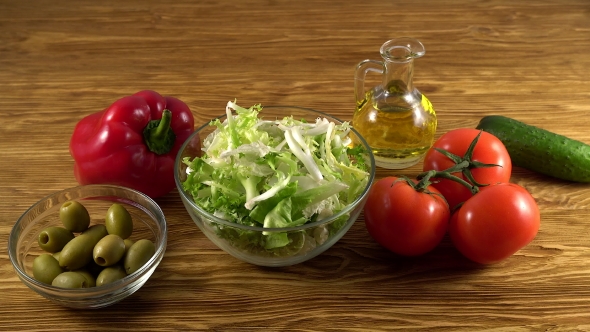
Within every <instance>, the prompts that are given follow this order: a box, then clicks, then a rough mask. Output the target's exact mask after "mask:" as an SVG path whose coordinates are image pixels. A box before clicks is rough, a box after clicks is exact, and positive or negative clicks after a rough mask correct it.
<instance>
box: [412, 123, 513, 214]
mask: <svg viewBox="0 0 590 332" xmlns="http://www.w3.org/2000/svg"><path fill="white" fill-rule="evenodd" d="M479 132H480V130H478V129H471V128H462V129H455V130H451V131H449V132H447V133H445V134H444V135H442V136H441V137H440V138H439V139H438V140H437V141H436V142H435V143H434V145H433V146H432V148H431V149H430V150H428V152H427V153H426V156H425V157H424V166H423V170H424V171H429V170H437V171H443V170H445V169H448V168H449V167H451V166H453V165H454V164H455V162H454V161H452V160H451V159H449V158H448V157H446V156H445V155H443V154H442V153H440V152H438V151H436V150H434V148H439V149H443V150H446V151H449V152H450V153H452V154H454V155H457V156H459V157H463V156H464V155H465V152H466V151H467V149H468V148H469V145H470V144H471V142H472V141H473V139H474V138H475V137H476V136H477V134H479ZM472 160H474V161H479V162H481V163H485V164H496V165H500V166H501V167H485V168H472V169H471V173H472V174H473V177H474V179H475V181H477V182H479V183H481V184H494V183H498V182H508V181H509V180H510V174H511V173H512V162H511V160H510V155H509V154H508V151H507V150H506V147H505V146H504V144H503V143H502V141H500V140H499V139H498V138H497V137H496V136H494V135H492V134H490V133H487V132H485V131H482V132H481V136H480V137H479V141H478V142H477V144H476V145H475V148H474V150H473V156H472ZM453 174H454V175H456V176H458V177H461V178H463V179H464V180H466V181H467V182H469V181H468V180H467V179H466V178H465V177H464V176H463V175H462V174H461V173H453ZM433 180H435V181H437V182H436V183H433V184H432V185H433V186H434V187H435V188H436V189H438V190H439V191H440V192H441V193H442V195H443V196H444V197H445V198H446V199H447V202H448V203H449V206H450V207H451V208H454V207H455V206H457V204H459V203H461V202H465V201H466V200H468V199H469V198H470V197H471V196H473V195H472V194H471V191H470V190H469V189H468V188H467V187H465V186H464V185H462V184H460V183H457V182H454V181H452V180H447V179H433Z"/></svg>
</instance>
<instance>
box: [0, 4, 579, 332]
mask: <svg viewBox="0 0 590 332" xmlns="http://www.w3.org/2000/svg"><path fill="white" fill-rule="evenodd" d="M399 36H413V37H415V38H418V39H419V40H421V41H422V42H423V43H424V45H425V46H426V56H424V57H423V58H421V59H419V60H417V61H416V63H415V75H414V83H415V85H416V86H417V87H418V88H419V89H420V90H421V91H422V92H423V93H424V94H426V95H427V96H428V97H429V99H430V100H431V101H432V103H433V105H434V107H435V109H436V111H437V114H438V118H439V127H438V134H437V135H441V134H442V133H444V132H446V131H448V130H451V129H454V128H458V127H474V126H475V125H476V124H477V122H478V121H479V119H480V118H481V117H482V116H484V115H488V114H503V115H507V116H511V117H514V118H517V119H520V120H523V121H526V122H528V123H530V124H533V125H537V126H541V127H543V128H546V129H549V130H552V131H554V132H558V133H560V134H563V135H567V136H570V137H572V138H575V139H578V140H581V141H584V142H586V143H590V130H588V129H589V128H590V120H589V117H590V79H589V75H588V74H589V73H590V57H589V56H588V54H590V2H588V1H586V0H562V1H550V0H541V1H506V0H475V1H467V0H457V1H438V2H434V1H426V0H413V1H409V0H408V1H401V0H400V1H381V0H365V1H358V2H357V1H330V0H315V1H283V0H268V1H255V0H243V1H232V0H219V1H188V0H180V1H174V2H172V3H170V2H164V1H157V0H145V1H137V0H131V1H112V0H109V1H100V2H96V1H90V0H83V1H75V2H74V1H67V0H53V1H48V0H40V1H33V0H19V1H9V0H8V1H1V2H0V91H1V92H0V96H1V98H0V114H1V116H2V122H1V125H0V247H2V248H6V247H7V241H8V234H9V233H10V230H11V228H12V225H13V224H14V222H15V221H16V219H17V218H18V217H19V216H20V215H21V214H22V213H23V212H24V211H25V210H26V209H27V208H28V207H29V206H30V205H31V204H33V203H35V202H36V201H37V200H39V199H40V198H42V197H43V196H45V195H47V194H49V193H51V192H54V191H57V190H60V189H64V188H68V187H72V186H75V185H76V181H75V179H74V176H73V171H72V167H73V160H72V158H71V157H70V155H69V151H68V142H69V139H70V135H71V132H72V129H73V126H74V125H75V123H76V122H77V121H78V120H79V119H80V118H82V117H83V116H85V115H87V114H90V113H92V112H95V111H99V110H101V109H103V108H105V107H107V106H108V105H109V104H110V103H112V102H113V101H115V100H117V99H118V98H121V97H123V96H125V95H128V94H132V93H135V92H137V91H139V90H142V89H153V90H156V91H158V92H160V93H161V94H164V95H173V96H175V97H177V98H180V99H181V100H183V101H185V102H186V103H187V104H188V105H189V106H190V107H191V110H192V111H193V114H194V116H195V120H196V123H197V124H198V125H201V124H204V123H206V122H207V121H208V120H209V119H210V118H212V117H214V116H217V115H219V114H221V113H222V112H223V107H224V105H225V103H226V102H227V101H228V100H233V99H234V98H237V99H238V102H239V103H240V104H243V105H249V104H254V103H261V104H263V105H298V106H305V107H311V108H315V109H318V110H322V111H324V112H328V113H330V114H333V115H335V116H338V117H341V118H344V119H350V118H351V117H352V110H353V107H354V97H353V71H354V67H355V65H356V64H357V63H358V62H359V61H361V60H363V59H367V58H371V59H377V58H378V57H379V54H378V51H379V47H380V46H381V44H382V43H383V42H384V41H386V40H388V39H391V38H394V37H399ZM370 79H371V80H375V83H376V82H378V81H379V77H377V76H374V77H371V78H370ZM419 171H420V169H419V166H414V167H412V168H409V169H406V170H403V171H389V170H384V169H379V170H378V176H379V177H383V176H387V175H395V174H406V175H409V176H414V175H416V174H418V173H419ZM512 181H513V182H515V183H518V184H521V185H523V186H524V187H526V188H527V189H528V190H529V191H530V192H531V193H532V194H533V196H534V197H535V199H536V200H537V202H538V203H539V206H540V208H541V214H542V225H541V229H540V231H539V234H538V235H537V237H536V239H535V240H534V241H533V242H532V243H531V244H530V245H529V246H527V247H526V248H524V249H523V250H521V251H519V252H518V253H517V254H516V255H514V256H513V257H511V258H510V259H508V260H506V261H503V262H501V263H499V264H496V265H492V266H486V267H482V266H478V265H475V264H473V263H470V262H469V261H467V260H466V259H464V258H462V257H461V256H460V254H459V253H458V252H457V251H456V250H455V249H454V248H453V246H452V244H451V243H450V241H449V240H448V239H445V240H444V241H443V243H442V244H441V245H440V246H439V247H438V248H437V249H435V250H434V251H433V252H431V253H429V254H427V255H424V256H422V257H418V258H411V259H410V258H401V257H397V256H395V255H393V254H391V253H389V252H387V251H386V250H385V249H383V248H381V247H379V246H378V245H377V244H376V243H375V242H374V241H373V240H372V239H371V238H370V237H369V235H368V233H367V231H366V230H365V228H364V223H363V219H362V215H361V218H359V220H358V221H357V222H356V223H355V225H354V226H353V227H352V229H351V230H350V231H349V232H348V233H347V234H346V235H345V236H344V238H343V239H342V240H341V241H339V242H338V243H337V244H336V245H335V246H334V247H333V248H331V249H329V250H328V251H327V252H325V253H324V254H322V255H321V256H319V257H317V258H315V259H312V260H310V261H308V262H305V263H302V264H299V265H296V266H291V267H285V268H262V267H257V266H252V265H249V264H246V263H243V262H240V261H238V260H236V259H234V258H232V257H231V256H229V255H227V254H225V253H224V252H223V251H221V250H219V249H217V248H216V247H215V246H214V245H213V244H212V243H211V242H209V241H208V240H207V239H206V238H205V236H204V235H203V234H202V233H201V232H200V231H199V230H198V229H197V227H196V226H195V225H194V224H193V223H192V222H191V221H190V219H189V216H188V214H187V213H186V211H185V210H184V208H183V207H182V204H181V202H180V199H179V197H178V193H177V192H172V193H170V194H169V195H167V196H165V197H163V198H161V199H159V200H158V202H159V203H160V205H161V207H162V209H163V211H164V213H165V214H166V216H167V219H168V222H169V231H170V232H169V244H168V249H167V252H166V256H165V257H164V260H163V261H162V263H161V265H160V267H159V268H158V269H157V271H156V273H155V274H154V275H153V277H152V278H151V279H150V280H149V281H148V282H147V284H146V285H145V286H144V287H143V288H142V289H141V290H140V291H138V292H137V293H135V294H134V295H133V296H132V297H130V298H129V299H127V300H125V301H123V302H121V303H118V304H116V305H114V306H112V307H109V308H105V309H101V310H94V311H83V310H70V309H66V308H62V307H59V306H56V305H53V304H51V303H50V302H48V301H46V300H45V299H44V298H42V297H40V296H38V295H37V294H35V293H34V292H32V291H31V290H29V289H28V288H26V287H25V286H24V285H23V284H22V283H21V282H20V281H19V280H18V278H17V276H16V274H15V273H14V271H13V269H12V266H11V264H10V261H9V259H8V254H7V252H6V250H3V251H2V252H0V298H1V300H0V303H1V304H0V330H2V331H66V330H68V331H112V330H113V328H114V327H116V329H117V330H120V331H138V330H152V331H179V330H210V331H255V330H264V331H279V330H285V331H300V332H303V331H305V332H308V331H494V332H498V331H517V332H518V331H551V332H557V331H560V332H561V331H590V287H589V284H590V244H589V243H590V241H589V240H590V222H589V220H590V187H588V185H584V184H575V183H567V182H563V181H558V180H555V179H551V178H548V177H545V176H542V175H538V174H534V173H531V172H529V171H527V170H524V169H519V168H516V169H515V170H514V175H513V180H512Z"/></svg>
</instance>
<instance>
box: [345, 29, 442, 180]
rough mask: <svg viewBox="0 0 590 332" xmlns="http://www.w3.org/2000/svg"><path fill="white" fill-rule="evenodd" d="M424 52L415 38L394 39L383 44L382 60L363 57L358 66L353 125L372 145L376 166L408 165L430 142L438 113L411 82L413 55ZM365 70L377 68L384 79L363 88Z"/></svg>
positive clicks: (392, 167)
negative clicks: (375, 84) (378, 83)
mask: <svg viewBox="0 0 590 332" xmlns="http://www.w3.org/2000/svg"><path fill="white" fill-rule="evenodd" d="M425 52H426V51H425V49H424V45H422V43H421V42H420V41H418V40H416V39H414V38H409V37H403V38H397V39H392V40H389V41H387V42H385V43H384V44H383V45H382V46H381V50H380V53H381V57H382V58H383V60H382V61H377V60H364V61H361V62H360V63H359V64H358V65H357V67H356V72H355V80H354V89H355V98H356V109H355V112H354V115H353V118H352V125H353V127H354V128H355V129H356V130H357V131H358V132H359V133H360V134H361V135H362V136H363V137H364V138H365V140H366V141H367V142H368V144H369V145H370V146H371V149H372V150H373V153H374V155H375V164H376V165H377V166H380V167H383V168H388V169H402V168H407V167H410V166H412V165H415V164H416V163H418V161H419V160H420V159H421V158H422V157H423V156H424V154H425V153H426V151H428V149H429V148H430V147H431V146H432V143H433V141H434V134H435V133H436V124H437V122H436V114H435V112H434V109H433V108H432V105H431V103H430V101H429V100H428V99H427V98H426V97H425V96H424V95H423V94H422V93H420V91H418V90H417V89H416V88H415V87H414V84H413V82H412V79H413V71H414V59H417V58H419V57H421V56H423V55H424V54H425ZM368 72H376V73H378V74H381V75H382V83H381V84H380V85H377V86H375V87H373V88H371V89H368V90H365V76H366V75H367V73H368Z"/></svg>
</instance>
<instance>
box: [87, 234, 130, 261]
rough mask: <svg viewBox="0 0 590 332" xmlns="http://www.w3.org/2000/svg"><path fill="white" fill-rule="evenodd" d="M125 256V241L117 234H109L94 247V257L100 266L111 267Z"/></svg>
mask: <svg viewBox="0 0 590 332" xmlns="http://www.w3.org/2000/svg"><path fill="white" fill-rule="evenodd" d="M123 254H125V241H124V240H123V239H122V238H121V237H120V236H119V235H115V234H109V235H107V236H105V237H103V238H102V239H100V241H98V243H97V244H96V245H95V246H94V250H93V251H92V257H93V258H94V261H95V262H96V264H98V265H100V266H110V265H113V264H116V263H118V262H119V260H120V259H121V258H122V257H123Z"/></svg>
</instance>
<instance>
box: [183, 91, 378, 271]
mask: <svg viewBox="0 0 590 332" xmlns="http://www.w3.org/2000/svg"><path fill="white" fill-rule="evenodd" d="M232 108H233V111H235V112H233V111H232ZM230 116H231V118H230ZM174 175H175V180H176V185H177V187H178V191H179V193H180V197H181V199H182V202H183V203H184V206H185V208H186V210H187V211H188V214H189V216H190V217H191V219H192V220H193V222H194V223H195V224H196V225H197V226H198V227H199V229H200V230H201V231H202V232H203V233H204V234H205V235H206V236H207V237H208V238H209V240H211V241H212V242H213V243H214V244H216V245H217V246H218V247H219V248H220V249H222V250H224V251H226V252H227V253H229V254H231V255H232V256H234V257H236V258H238V259H240V260H242V261H245V262H248V263H252V264H255V265H260V266H272V267H278V266H288V265H294V264H298V263H302V262H304V261H307V260H309V259H311V258H314V257H316V256H317V255H319V254H321V253H323V252H324V251H326V250H327V249H329V248H330V247H331V246H332V245H334V244H335V243H336V242H337V241H338V240H340V238H342V237H343V236H344V235H345V234H346V232H347V231H348V230H349V229H350V227H351V226H352V225H353V224H354V222H355V221H356V219H357V217H358V216H359V214H360V213H361V211H362V209H363V206H364V204H365V202H366V199H367V194H368V191H369V188H370V187H371V184H372V182H373V180H374V177H375V160H374V156H373V154H372V152H371V149H370V148H369V146H368V144H367V142H366V141H365V140H364V139H363V138H362V136H361V135H360V134H359V133H358V132H356V131H355V130H354V128H353V127H351V126H350V125H349V124H348V122H345V121H342V120H339V119H337V118H335V117H333V116H330V115H328V114H326V113H323V112H319V111H316V110H312V109H307V108H301V107H290V106H266V107H257V106H256V105H255V106H253V107H251V108H250V109H244V108H241V107H239V106H237V105H235V104H233V103H231V102H230V103H228V107H227V109H226V114H225V115H222V116H220V117H218V118H216V119H213V120H212V121H211V122H210V123H207V124H205V125H203V126H202V127H200V128H199V129H197V130H196V131H195V132H194V133H193V134H192V135H191V136H190V137H189V138H188V139H187V141H185V143H184V145H183V146H182V147H181V148H180V150H179V153H178V155H177V157H176V162H175V171H174Z"/></svg>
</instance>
